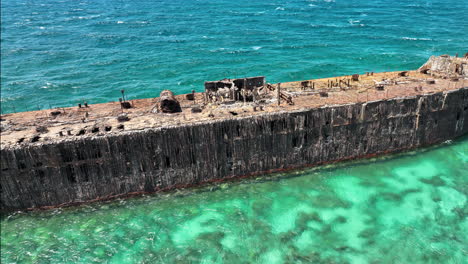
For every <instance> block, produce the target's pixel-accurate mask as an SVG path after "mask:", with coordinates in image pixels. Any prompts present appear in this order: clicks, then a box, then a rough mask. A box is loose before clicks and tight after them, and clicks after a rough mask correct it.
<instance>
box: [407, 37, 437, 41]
mask: <svg viewBox="0 0 468 264" xmlns="http://www.w3.org/2000/svg"><path fill="white" fill-rule="evenodd" d="M401 39H404V40H425V41H430V40H432V39H430V38H410V37H402V38H401Z"/></svg>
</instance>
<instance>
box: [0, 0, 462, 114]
mask: <svg viewBox="0 0 468 264" xmlns="http://www.w3.org/2000/svg"><path fill="white" fill-rule="evenodd" d="M0 1H1V9H0V11H1V17H2V23H1V27H2V28H1V30H2V45H1V92H2V97H1V110H2V111H3V112H13V111H26V110H37V109H38V108H41V109H44V108H49V107H54V106H72V105H76V104H77V103H83V102H84V101H87V102H88V103H98V102H109V101H118V98H119V96H120V90H121V89H125V91H126V94H127V96H128V98H130V99H133V98H145V97H156V96H158V95H159V93H160V92H161V91H162V90H163V89H171V90H172V91H174V92H176V93H188V92H190V91H192V89H195V90H196V91H202V90H203V82H204V81H210V80H219V79H222V78H225V77H227V78H233V77H242V78H243V77H246V76H258V75H264V76H266V78H267V80H268V81H269V82H271V83H275V82H286V81H295V80H304V79H311V78H317V77H330V76H338V75H348V74H353V73H365V72H370V71H375V72H377V71H389V70H393V71H396V70H408V69H416V68H418V67H419V66H420V65H421V64H423V63H424V62H425V61H426V60H427V59H428V57H429V56H431V55H440V54H447V53H449V54H452V55H454V54H455V53H459V54H460V55H463V54H464V53H465V52H467V47H468V26H467V23H466V18H467V15H466V14H467V13H468V4H467V1H466V0H414V1H410V0H255V1H253V0H235V1H233V0H158V1H154V0H132V1H118V0H40V1H30V0H0Z"/></svg>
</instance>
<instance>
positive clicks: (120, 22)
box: [117, 21, 125, 24]
mask: <svg viewBox="0 0 468 264" xmlns="http://www.w3.org/2000/svg"><path fill="white" fill-rule="evenodd" d="M123 23H125V22H123V21H117V24H123Z"/></svg>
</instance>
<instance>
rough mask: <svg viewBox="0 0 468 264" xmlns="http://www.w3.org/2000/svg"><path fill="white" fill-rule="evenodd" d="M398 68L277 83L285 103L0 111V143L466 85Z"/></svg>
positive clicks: (152, 101)
mask: <svg viewBox="0 0 468 264" xmlns="http://www.w3.org/2000/svg"><path fill="white" fill-rule="evenodd" d="M400 73H401V71H398V72H383V73H374V74H372V75H370V74H369V75H367V74H363V75H359V81H350V82H349V83H350V85H349V86H347V87H332V88H330V87H329V86H328V83H329V82H330V81H333V82H336V83H338V82H339V80H348V79H351V78H352V76H351V75H347V76H340V77H332V78H323V79H313V80H308V81H310V82H313V83H314V86H315V89H311V88H306V89H304V88H302V87H301V86H302V84H301V83H302V82H303V81H296V82H287V83H281V91H282V92H284V93H286V94H287V95H290V96H291V97H292V100H293V102H294V105H289V104H288V103H287V102H286V101H284V100H281V104H280V105H278V103H277V101H276V92H275V91H271V100H267V102H266V103H264V104H261V105H262V106H263V109H262V110H261V111H260V110H259V109H258V107H257V109H256V110H255V109H254V106H258V104H256V103H253V102H247V103H244V102H234V103H231V104H227V103H220V104H215V103H205V102H204V99H203V98H204V94H203V93H196V94H195V100H187V99H186V97H185V95H176V96H175V97H176V98H177V100H178V101H179V102H180V105H181V108H182V112H179V113H172V114H169V113H154V111H152V110H153V109H154V107H155V105H156V104H157V103H158V98H148V99H137V100H130V101H129V102H131V104H132V105H133V107H132V108H130V109H122V108H121V106H120V102H119V101H116V102H109V103H102V104H90V105H88V107H81V108H79V107H77V106H75V107H68V108H59V109H47V110H40V111H31V112H20V113H11V114H4V115H2V116H1V124H2V129H1V147H2V148H14V147H23V146H25V145H33V144H48V143H54V142H60V141H65V140H77V139H79V138H83V137H98V136H106V135H112V134H119V133H122V131H138V130H144V129H152V128H159V127H166V126H176V125H182V124H194V123H199V122H207V121H215V120H223V119H229V118H240V117H250V116H256V115H262V114H265V113H276V112H278V113H279V112H285V111H295V110H302V109H312V108H318V107H322V106H326V105H340V104H349V103H362V102H367V101H375V100H382V99H391V98H399V97H408V96H415V95H419V94H427V93H436V92H442V91H448V90H455V89H459V88H462V87H466V84H465V83H466V80H465V79H459V80H453V79H443V78H436V77H434V76H430V75H428V74H423V73H420V72H418V71H407V76H400V75H401V74H400ZM383 80H387V84H385V86H384V89H383V90H377V89H376V88H375V85H376V84H375V83H376V82H382V81H383ZM429 80H434V81H435V83H433V84H430V83H429V82H428V81H429ZM345 82H346V81H345ZM273 86H275V85H273ZM344 86H346V85H344ZM319 91H326V92H327V93H328V97H322V96H321V95H320V94H319ZM194 106H202V109H203V110H202V112H199V113H194V112H192V108H193V107H194ZM53 111H59V112H60V114H57V115H52V114H51V113H52V112H53ZM122 113H125V114H127V116H128V118H129V120H128V121H126V122H119V121H118V120H117V117H118V116H119V115H121V114H122ZM38 128H39V129H38ZM40 128H42V129H40ZM44 128H46V129H44ZM38 130H39V131H38Z"/></svg>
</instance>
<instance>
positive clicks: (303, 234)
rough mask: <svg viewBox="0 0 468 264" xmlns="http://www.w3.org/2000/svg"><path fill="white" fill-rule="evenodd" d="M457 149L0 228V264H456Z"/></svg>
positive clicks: (461, 232) (461, 153) (459, 242)
mask: <svg viewBox="0 0 468 264" xmlns="http://www.w3.org/2000/svg"><path fill="white" fill-rule="evenodd" d="M467 171H468V138H465V139H463V140H459V141H456V142H453V143H446V144H443V145H442V146H439V147H434V148H431V149H426V150H424V151H418V152H410V153H405V154H403V155H398V156H387V157H383V158H379V159H372V160H365V161H360V162H352V163H345V164H342V165H339V166H329V167H320V168H318V169H310V170H304V171H296V172H292V173H288V174H286V175H278V174H276V175H272V176H264V177H260V178H258V179H253V180H248V181H244V182H240V183H229V184H223V185H220V186H212V187H206V188H202V189H199V190H185V191H181V192H177V193H171V194H164V195H156V196H150V197H143V198H137V199H129V200H125V201H115V202H111V203H104V204H93V205H89V206H84V207H79V208H68V209H62V210H55V211H47V212H36V213H27V214H19V215H14V216H9V217H4V218H3V219H2V221H1V228H2V231H1V232H2V233H1V236H2V237H1V238H2V239H1V249H2V255H1V260H2V263H13V262H26V263H30V262H34V263H49V262H50V263H72V262H73V263H74V262H79V263H93V262H95V263H96V262H97V263H98V262H105V261H109V263H189V262H192V263H332V262H333V263H466V259H467V257H468V256H467V255H468V239H467V238H468V220H467V215H468V204H467V195H468V180H467V176H468V175H467Z"/></svg>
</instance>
